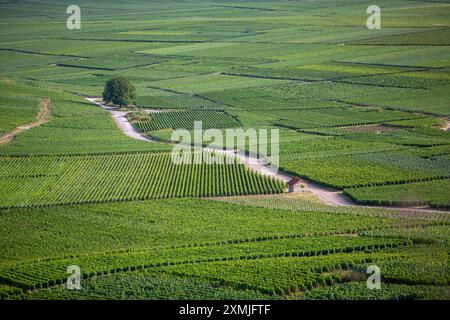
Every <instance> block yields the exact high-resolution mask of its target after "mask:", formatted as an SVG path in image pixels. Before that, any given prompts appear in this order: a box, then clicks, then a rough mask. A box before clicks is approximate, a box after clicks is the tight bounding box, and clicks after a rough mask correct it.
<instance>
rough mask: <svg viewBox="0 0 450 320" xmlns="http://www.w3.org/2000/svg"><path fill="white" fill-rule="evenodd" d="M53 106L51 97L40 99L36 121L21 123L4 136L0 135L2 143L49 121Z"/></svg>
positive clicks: (0, 142)
mask: <svg viewBox="0 0 450 320" xmlns="http://www.w3.org/2000/svg"><path fill="white" fill-rule="evenodd" d="M52 107H53V104H52V101H51V100H50V98H45V97H42V98H41V99H40V100H39V112H38V114H37V115H36V121H33V122H30V123H27V124H23V125H20V126H18V127H17V128H15V129H14V130H12V131H10V132H8V133H5V134H4V135H3V136H1V137H0V144H6V143H8V142H10V141H11V140H12V139H13V138H14V137H15V135H16V134H18V133H21V132H23V131H25V130H29V129H31V128H34V127H37V126H40V125H41V124H43V123H46V122H47V121H48V118H49V117H50V114H51V110H52Z"/></svg>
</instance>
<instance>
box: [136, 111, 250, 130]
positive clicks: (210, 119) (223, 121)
mask: <svg viewBox="0 0 450 320" xmlns="http://www.w3.org/2000/svg"><path fill="white" fill-rule="evenodd" d="M195 121H201V122H202V128H203V129H219V128H234V127H240V126H241V124H240V123H239V121H237V120H236V119H235V118H233V117H231V116H230V115H228V114H227V113H223V112H218V111H212V110H189V111H171V112H157V113H154V114H153V115H152V119H151V120H150V121H140V122H137V123H136V127H137V128H138V129H139V131H142V132H148V131H154V130H160V129H187V130H193V129H194V122H195Z"/></svg>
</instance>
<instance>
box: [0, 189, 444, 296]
mask: <svg viewBox="0 0 450 320" xmlns="http://www.w3.org/2000/svg"><path fill="white" fill-rule="evenodd" d="M263 197H265V196H263ZM271 197H274V198H272V199H270V200H269V199H267V200H268V202H270V203H275V202H278V203H283V202H286V199H285V198H284V196H283V197H280V196H271ZM275 198H276V199H278V201H274V199H275ZM225 199H229V198H225ZM245 199H247V198H245ZM248 199H249V200H251V198H248ZM261 199H264V198H261ZM254 200H257V198H254ZM296 203H297V204H299V205H301V204H302V203H303V204H307V202H303V201H302V200H301V199H297V200H296ZM50 221H51V223H49V222H50ZM0 222H1V223H0V231H1V234H2V241H1V256H0V279H1V280H2V283H4V290H3V291H4V292H5V293H4V294H5V295H8V297H10V298H27V299H28V298H31V299H33V298H39V299H40V298H58V299H66V298H151V299H159V298H163V299H166V298H193V297H194V298H239V297H240V298H243V297H249V298H275V299H279V298H301V297H302V296H303V294H304V292H305V291H306V292H307V294H310V293H309V292H311V294H314V296H312V297H317V294H316V293H315V290H314V288H315V287H316V286H317V285H320V286H326V287H327V288H329V290H332V291H333V290H338V289H335V287H334V285H333V284H338V283H346V282H349V281H350V282H354V283H355V284H358V285H359V286H364V282H365V277H366V276H365V274H364V272H365V269H366V267H367V265H371V264H377V265H380V267H381V268H382V276H383V285H386V286H392V287H393V288H397V287H398V289H397V290H394V291H393V292H391V290H390V291H389V294H390V296H389V297H390V298H396V297H402V296H404V295H405V294H406V293H410V292H411V291H414V292H415V296H413V297H417V298H432V297H435V296H436V295H437V293H439V295H438V296H439V298H448V292H447V293H446V292H445V290H444V291H443V290H442V289H440V288H441V287H445V286H447V284H448V280H449V277H450V275H449V274H448V267H447V261H448V255H447V246H448V232H449V226H450V225H449V218H448V215H446V214H436V215H433V214H428V215H425V216H423V217H422V216H421V215H419V214H417V215H416V214H413V215H407V214H404V213H402V212H397V211H390V210H381V209H361V208H345V210H344V209H343V210H341V211H336V210H335V209H334V208H333V207H326V206H318V207H314V206H308V207H307V208H301V207H298V208H296V209H289V210H284V209H269V208H264V207H263V206H261V203H255V202H252V201H249V202H247V203H241V204H228V203H224V202H221V201H211V200H195V199H165V200H153V201H149V202H124V203H117V204H92V205H83V206H68V207H61V206H55V207H48V208H34V209H9V210H6V211H3V212H2V215H1V216H0ZM23 225H29V226H30V227H28V228H26V229H24V228H23V227H22V228H20V227H19V226H23ZM61 234H63V235H64V236H61ZM424 235H427V237H428V238H427V239H425V238H424ZM72 264H76V265H78V266H80V268H81V270H82V277H83V281H82V284H83V286H84V287H83V289H82V290H81V291H75V292H72V291H69V290H67V289H65V287H64V286H62V284H63V283H65V279H66V277H67V274H66V268H67V266H68V265H72ZM435 286H438V287H439V288H438V287H435ZM336 288H339V287H336ZM29 290H31V292H29ZM310 290H312V291H310ZM324 290H325V289H324ZM366 290H368V289H367V288H366ZM358 292H359V293H358ZM386 294H387V293H385V292H384V291H382V293H377V294H376V293H369V292H367V291H365V290H363V289H362V288H360V289H359V291H355V293H354V294H353V295H352V296H348V297H347V298H358V297H366V296H370V295H378V296H379V295H381V296H383V295H386ZM433 294H434V295H433Z"/></svg>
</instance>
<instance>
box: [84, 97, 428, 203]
mask: <svg viewBox="0 0 450 320" xmlns="http://www.w3.org/2000/svg"><path fill="white" fill-rule="evenodd" d="M86 99H87V100H88V101H90V102H92V103H95V104H96V105H98V106H100V107H102V108H104V109H105V110H107V111H109V112H110V113H111V116H112V117H113V119H114V120H115V121H116V123H117V124H118V126H119V128H120V129H121V130H122V131H123V132H124V133H125V134H126V135H127V136H129V137H131V138H134V139H138V140H144V141H149V142H156V141H155V140H152V139H151V138H147V137H144V136H142V135H141V134H140V133H139V131H137V130H136V129H135V128H134V127H133V126H132V125H131V123H130V122H129V121H128V118H127V116H126V115H127V112H125V111H117V110H115V109H114V108H112V107H109V106H106V105H104V104H103V103H102V101H101V98H86ZM204 150H208V151H212V150H213V149H210V148H204ZM214 151H215V152H217V153H222V154H228V155H231V154H233V155H234V156H236V157H237V158H239V159H240V160H241V161H242V162H243V163H244V164H245V165H246V166H247V167H249V168H250V169H252V170H254V171H257V172H258V173H260V174H262V175H266V176H271V177H274V178H277V179H280V180H282V181H284V182H286V183H287V182H289V181H291V179H292V178H293V176H292V175H290V174H288V173H285V172H282V171H279V170H274V169H273V168H270V167H268V166H267V165H265V164H264V163H263V161H262V160H260V159H257V158H255V157H249V156H246V155H244V154H241V153H238V152H234V151H229V150H222V149H214ZM300 180H301V182H300V184H303V185H304V186H305V191H309V192H310V193H312V194H313V195H315V196H316V197H317V198H319V199H320V200H321V201H322V202H323V203H325V204H327V205H333V206H355V207H364V206H362V205H358V204H356V203H354V202H352V201H351V200H350V199H348V198H347V197H346V196H345V195H344V194H343V192H342V191H336V190H333V189H330V188H327V187H324V186H320V185H318V184H315V183H313V182H310V181H306V180H304V179H300ZM297 192H299V193H300V192H301V193H304V191H297ZM376 208H384V209H393V210H398V209H399V208H394V207H384V206H377V207H376ZM401 209H402V210H409V211H414V212H427V211H433V210H432V209H427V208H401Z"/></svg>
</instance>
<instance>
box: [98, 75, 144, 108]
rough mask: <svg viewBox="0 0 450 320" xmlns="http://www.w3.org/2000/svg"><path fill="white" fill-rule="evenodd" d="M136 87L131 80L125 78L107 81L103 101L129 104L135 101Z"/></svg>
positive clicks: (122, 104) (120, 104) (123, 105)
mask: <svg viewBox="0 0 450 320" xmlns="http://www.w3.org/2000/svg"><path fill="white" fill-rule="evenodd" d="M135 92H136V88H135V87H134V86H133V85H132V84H131V82H130V81H129V80H128V79H126V78H124V77H118V78H114V79H111V80H109V81H107V82H106V85H105V89H104V90H103V101H105V103H110V102H111V103H114V104H117V105H119V106H121V107H125V106H129V105H131V104H133V103H134V99H135V98H136V94H135Z"/></svg>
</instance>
